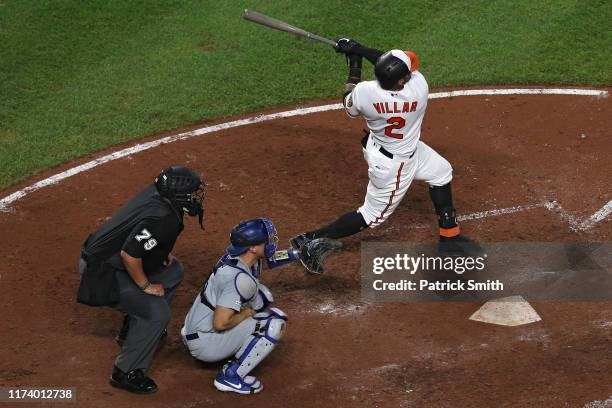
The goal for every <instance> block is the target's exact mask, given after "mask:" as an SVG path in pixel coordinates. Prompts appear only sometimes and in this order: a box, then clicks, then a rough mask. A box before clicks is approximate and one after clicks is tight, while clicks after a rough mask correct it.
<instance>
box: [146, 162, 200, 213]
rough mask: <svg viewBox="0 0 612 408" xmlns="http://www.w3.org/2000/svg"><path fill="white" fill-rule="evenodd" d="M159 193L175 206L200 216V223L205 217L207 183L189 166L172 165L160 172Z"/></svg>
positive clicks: (157, 181) (158, 179) (156, 183)
mask: <svg viewBox="0 0 612 408" xmlns="http://www.w3.org/2000/svg"><path fill="white" fill-rule="evenodd" d="M155 187H156V188H157V191H158V192H159V195H161V196H162V197H165V198H167V199H168V200H170V202H172V204H174V205H175V206H177V207H179V208H181V209H182V210H183V212H185V213H186V214H189V215H190V216H192V217H194V216H196V215H197V216H198V217H199V221H200V225H202V221H203V218H204V207H203V206H202V202H203V201H204V192H205V191H204V188H205V187H206V184H205V183H204V182H203V181H202V179H201V178H200V176H198V174H197V173H196V172H195V171H193V170H191V169H190V168H187V167H180V166H172V167H168V168H167V169H165V170H163V171H162V172H161V173H159V176H157V178H155Z"/></svg>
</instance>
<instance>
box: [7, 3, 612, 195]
mask: <svg viewBox="0 0 612 408" xmlns="http://www.w3.org/2000/svg"><path fill="white" fill-rule="evenodd" d="M245 7H250V8H253V9H255V10H258V11H260V12H263V13H266V14H269V15H272V16H275V17H277V18H280V19H284V20H286V21H288V22H290V23H292V24H294V25H297V26H302V27H303V28H305V29H308V30H310V31H313V32H315V33H318V34H321V35H323V36H328V37H330V38H337V37H341V36H352V37H354V38H356V39H358V40H360V41H361V42H363V43H365V44H367V45H371V46H376V47H378V48H383V49H388V48H393V47H397V48H404V49H412V50H414V51H416V52H417V53H418V54H419V55H420V57H421V60H422V69H421V71H422V72H424V74H425V75H426V76H427V77H428V79H429V82H430V86H431V87H432V88H434V87H440V86H450V85H489V84H568V85H569V84H571V85H587V86H594V85H611V84H612V62H611V61H612V31H611V28H610V27H611V25H610V21H612V6H611V5H610V3H609V1H577V0H575V1H571V0H559V1H538V0H529V1H523V0H521V1H476V0H473V1H430V2H428V1H401V0H398V1H367V2H366V1H361V2H360V1H355V2H350V3H349V2H339V1H333V0H332V1H330V0H325V1H322V0H313V1H309V2H298V1H291V2H279V1H257V2H254V1H252V2H242V1H240V2H238V1H227V2H222V1H218V0H215V1H169V0H164V1H136V0H121V1H115V0H88V1H67V0H64V1H42V0H39V1H34V0H0V96H1V99H0V189H2V188H5V187H7V186H9V185H10V184H12V183H15V182H17V181H19V180H22V179H23V178H25V177H28V176H31V175H32V174H35V173H37V172H39V171H41V170H44V169H47V168H49V167H52V166H56V165H58V164H61V163H65V162H67V161H70V160H72V159H74V158H76V157H79V156H82V155H84V154H86V153H89V152H92V151H97V150H100V149H103V148H105V147H108V146H110V145H113V144H117V143H120V142H124V141H127V140H130V139H135V138H140V137H142V136H146V135H149V134H152V133H156V132H159V131H162V130H166V129H173V128H178V127H182V126H184V125H186V124H190V123H194V122H198V121H202V120H207V119H213V118H219V117H225V116H231V115H235V114H239V113H245V112H250V111H255V110H259V109H262V108H265V107H270V106H279V105H286V104H291V103H296V102H302V101H307V100H311V99H321V98H334V97H337V96H338V95H339V94H340V93H341V89H342V88H343V85H342V84H343V82H344V79H345V77H346V68H345V64H344V61H343V59H342V57H341V56H339V55H336V54H335V53H334V52H333V51H332V50H331V49H329V48H326V47H325V46H323V45H320V44H316V43H313V42H310V41H307V40H300V39H297V38H295V37H293V36H290V35H287V34H284V33H281V32H277V31H273V30H269V29H265V28H263V27H261V26H258V25H254V24H251V23H247V22H245V21H242V20H241V19H240V13H241V11H242V9H244V8H245ZM366 72H367V75H366V76H367V77H371V68H370V66H369V65H366Z"/></svg>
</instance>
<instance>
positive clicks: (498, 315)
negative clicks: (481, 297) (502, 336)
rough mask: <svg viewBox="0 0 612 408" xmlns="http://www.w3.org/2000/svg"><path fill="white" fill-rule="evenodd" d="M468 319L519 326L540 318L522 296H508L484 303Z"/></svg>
mask: <svg viewBox="0 0 612 408" xmlns="http://www.w3.org/2000/svg"><path fill="white" fill-rule="evenodd" d="M470 320H476V321H477V322H484V323H491V324H499V325H502V326H520V325H522V324H527V323H533V322H538V321H540V320H542V318H540V316H539V315H538V313H537V312H536V311H535V310H534V308H533V307H531V305H530V304H529V303H528V302H527V301H526V300H525V299H524V298H523V297H522V296H509V297H505V298H501V299H495V300H491V301H489V302H487V303H485V304H484V305H482V307H481V308H480V309H478V310H477V311H476V312H474V314H473V315H472V316H470Z"/></svg>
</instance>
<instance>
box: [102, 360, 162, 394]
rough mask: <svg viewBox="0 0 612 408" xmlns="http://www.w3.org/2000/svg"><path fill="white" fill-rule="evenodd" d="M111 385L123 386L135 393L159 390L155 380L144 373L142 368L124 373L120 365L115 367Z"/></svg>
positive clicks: (151, 392)
mask: <svg viewBox="0 0 612 408" xmlns="http://www.w3.org/2000/svg"><path fill="white" fill-rule="evenodd" d="M110 385H112V386H113V387H116V388H123V389H124V390H127V391H129V392H133V393H134V394H153V393H154V392H155V391H157V384H155V381H153V379H151V378H149V377H147V376H146V375H144V373H143V372H142V370H140V369H138V370H132V371H130V372H129V373H124V372H123V371H121V370H120V369H119V368H118V367H116V366H115V367H113V374H112V375H111V378H110Z"/></svg>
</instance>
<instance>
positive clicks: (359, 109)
mask: <svg viewBox="0 0 612 408" xmlns="http://www.w3.org/2000/svg"><path fill="white" fill-rule="evenodd" d="M337 44H338V45H337V47H336V50H337V51H338V52H340V53H345V54H346V55H347V58H348V60H349V65H350V68H349V78H348V80H347V82H346V87H345V93H344V97H343V103H344V107H345V109H346V113H347V114H348V115H349V116H350V117H351V118H356V117H358V116H363V117H364V119H365V121H366V123H367V126H368V128H369V132H368V133H366V135H365V136H364V137H363V139H362V140H361V144H362V146H363V155H364V158H365V160H366V162H367V163H368V177H369V183H368V188H367V193H366V196H365V200H364V202H363V204H362V205H361V207H359V208H358V209H357V210H356V211H352V212H350V213H347V214H344V215H342V216H341V217H340V218H338V219H337V220H336V221H334V222H332V223H331V224H329V225H327V226H324V227H323V228H320V229H318V230H316V231H310V232H306V233H303V234H300V235H298V236H297V237H295V238H293V239H292V241H291V242H292V245H293V246H294V247H296V248H299V247H300V246H301V245H303V244H304V243H305V242H308V241H310V240H312V239H316V238H319V237H330V238H335V239H337V238H342V237H346V236H349V235H352V234H356V233H358V232H359V231H361V230H363V229H364V228H366V227H370V228H375V227H377V226H379V225H381V224H382V223H383V222H385V221H386V220H387V219H388V218H389V216H390V215H391V214H392V213H393V211H395V209H396V208H397V206H398V205H399V203H400V202H401V201H402V198H403V197H404V195H405V194H406V191H408V188H409V187H410V184H411V183H412V181H413V180H421V181H424V182H426V183H428V184H429V193H430V197H431V200H432V201H433V205H434V208H435V211H436V213H437V215H438V223H439V231H440V234H439V235H440V245H439V248H440V252H441V253H442V254H444V255H449V256H453V255H455V256H460V255H466V254H476V253H479V252H480V251H481V249H480V247H479V246H478V244H476V243H475V242H473V241H471V240H469V239H468V238H466V237H464V236H462V235H461V234H460V230H459V225H458V224H457V218H456V211H455V208H454V206H453V200H452V194H451V180H452V177H453V171H452V167H451V165H450V164H449V162H448V161H447V160H446V159H444V158H443V157H442V156H440V155H439V154H438V153H437V152H436V151H435V150H434V149H432V148H431V147H429V146H428V145H427V144H425V143H424V142H422V141H421V140H420V138H421V125H422V123H423V118H424V116H425V111H426V109H427V98H428V95H429V87H428V85H427V81H426V80H425V77H424V76H423V74H421V73H420V72H419V71H418V67H419V64H420V61H419V58H418V57H417V56H416V55H415V54H414V53H413V52H410V51H402V50H396V49H394V50H391V51H388V52H385V53H383V52H382V51H379V50H376V49H372V48H367V47H364V46H362V45H361V44H359V43H357V42H355V41H353V40H350V39H341V40H339V41H338V43H337ZM363 57H365V58H366V59H368V60H369V61H371V62H372V63H373V64H375V68H374V72H375V74H376V80H373V81H364V82H361V67H362V58H363Z"/></svg>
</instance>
